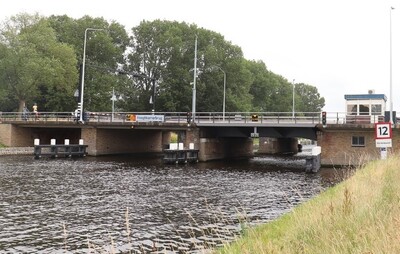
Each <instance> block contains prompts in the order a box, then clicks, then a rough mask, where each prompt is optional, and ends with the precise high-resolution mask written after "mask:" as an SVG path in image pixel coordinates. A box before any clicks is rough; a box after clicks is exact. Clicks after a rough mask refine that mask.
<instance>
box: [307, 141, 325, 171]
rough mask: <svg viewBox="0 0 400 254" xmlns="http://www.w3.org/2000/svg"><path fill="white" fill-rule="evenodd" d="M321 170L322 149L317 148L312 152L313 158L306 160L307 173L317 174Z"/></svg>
mask: <svg viewBox="0 0 400 254" xmlns="http://www.w3.org/2000/svg"><path fill="white" fill-rule="evenodd" d="M320 168H321V147H320V146H315V147H313V148H312V150H311V156H309V157H307V158H306V172H313V173H316V172H318V170H319V169H320Z"/></svg>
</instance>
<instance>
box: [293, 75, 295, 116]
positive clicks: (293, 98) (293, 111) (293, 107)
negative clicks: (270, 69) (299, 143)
mask: <svg viewBox="0 0 400 254" xmlns="http://www.w3.org/2000/svg"><path fill="white" fill-rule="evenodd" d="M294 87H295V84H294V79H293V111H292V118H293V119H294V92H295V91H294Z"/></svg>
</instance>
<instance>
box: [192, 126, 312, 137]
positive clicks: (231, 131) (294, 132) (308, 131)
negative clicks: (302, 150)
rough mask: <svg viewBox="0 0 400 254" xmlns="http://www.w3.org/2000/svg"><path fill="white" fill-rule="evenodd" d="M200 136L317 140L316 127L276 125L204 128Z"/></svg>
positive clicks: (201, 127)
mask: <svg viewBox="0 0 400 254" xmlns="http://www.w3.org/2000/svg"><path fill="white" fill-rule="evenodd" d="M198 127H199V128H200V133H201V134H200V136H201V137H208V138H218V137H219V138H224V137H227V138H228V137H230V138H234V137H237V138H245V137H269V138H306V139H310V140H317V131H318V130H319V129H318V127H317V126H316V125H292V126H283V125H274V126H257V125H255V126H232V125H229V126H228V125H227V126H224V125H219V126H215V125H214V126H210V125H209V126H204V125H203V126H202V125H201V124H200V125H198Z"/></svg>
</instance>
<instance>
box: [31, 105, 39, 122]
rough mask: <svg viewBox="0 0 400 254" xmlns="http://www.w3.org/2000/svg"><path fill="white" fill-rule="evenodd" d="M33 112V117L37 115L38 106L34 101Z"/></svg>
mask: <svg viewBox="0 0 400 254" xmlns="http://www.w3.org/2000/svg"><path fill="white" fill-rule="evenodd" d="M32 108H33V113H35V118H37V117H38V114H39V113H38V106H37V104H36V102H35V103H34V104H33V107H32Z"/></svg>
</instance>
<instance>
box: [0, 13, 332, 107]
mask: <svg viewBox="0 0 400 254" xmlns="http://www.w3.org/2000/svg"><path fill="white" fill-rule="evenodd" d="M87 28H95V29H101V30H95V31H94V30H88V31H87V33H86V35H87V38H86V54H85V59H86V61H85V73H84V82H85V86H84V89H85V90H84V105H85V109H86V110H88V111H100V112H109V111H111V103H112V102H111V97H112V95H113V94H112V93H113V91H115V94H114V95H115V98H116V101H114V102H115V108H116V110H118V111H124V112H130V111H134V112H144V111H145V112H149V111H151V110H152V109H155V111H158V112H161V111H177V112H187V111H191V105H192V89H193V86H192V84H191V82H193V66H194V58H195V50H194V47H195V40H196V38H197V69H196V72H197V79H196V91H197V96H196V98H197V99H196V101H197V105H196V109H197V111H198V112H221V111H222V105H223V99H222V98H223V95H224V86H223V84H224V74H225V75H226V76H225V77H226V79H225V81H226V89H225V97H226V102H225V104H226V105H225V107H226V112H242V111H247V112H263V111H268V112H290V111H291V110H292V96H293V85H295V88H294V89H295V101H296V111H297V112H317V111H320V110H321V109H322V108H323V107H324V105H325V99H324V98H323V97H321V96H320V94H319V93H318V89H317V88H316V87H314V86H311V85H308V84H304V83H297V84H292V83H291V82H289V81H288V80H287V79H286V78H284V77H282V76H280V75H278V74H275V73H273V72H272V71H270V70H268V68H267V66H266V64H265V63H264V62H262V61H256V60H247V59H245V58H244V56H243V52H242V50H241V48H240V47H239V46H237V45H233V44H232V43H231V42H229V41H226V40H225V38H224V36H223V35H221V34H219V33H216V32H214V31H210V30H207V29H204V28H200V27H198V26H196V25H195V24H187V23H185V22H177V21H165V20H154V21H145V20H144V21H142V22H141V23H140V24H139V25H138V26H136V27H133V28H132V29H131V33H130V34H131V35H129V34H128V32H127V31H126V30H125V28H124V26H123V25H121V24H119V23H118V22H115V21H112V22H108V21H106V20H104V19H103V18H97V17H90V16H83V17H82V18H79V19H73V18H71V17H68V16H67V15H63V16H54V15H52V16H49V17H43V16H40V15H39V14H28V13H20V14H17V15H15V16H12V17H10V18H8V19H7V20H5V21H4V22H3V23H2V25H1V27H0V96H1V98H2V99H1V100H0V111H5V112H6V111H20V112H22V110H23V107H24V106H25V105H26V106H27V107H28V108H31V106H32V105H33V104H34V103H37V104H38V105H39V110H40V111H48V112H51V111H59V112H70V111H73V110H74V109H75V108H76V107H77V98H76V97H75V96H76V95H77V94H76V91H79V90H80V87H79V85H80V69H81V68H80V67H81V66H82V59H83V48H84V34H85V30H86V29H87Z"/></svg>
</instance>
